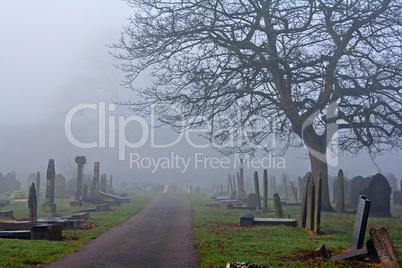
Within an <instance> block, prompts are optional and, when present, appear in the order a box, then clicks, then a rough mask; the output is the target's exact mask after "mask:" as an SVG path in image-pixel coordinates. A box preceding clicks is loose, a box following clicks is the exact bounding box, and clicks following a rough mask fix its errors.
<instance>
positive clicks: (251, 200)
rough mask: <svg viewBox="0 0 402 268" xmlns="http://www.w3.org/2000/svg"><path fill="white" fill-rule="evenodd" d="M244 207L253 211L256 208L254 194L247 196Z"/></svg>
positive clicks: (255, 196)
mask: <svg viewBox="0 0 402 268" xmlns="http://www.w3.org/2000/svg"><path fill="white" fill-rule="evenodd" d="M246 206H247V207H249V208H253V209H256V208H257V195H256V194H248V197H247V202H246Z"/></svg>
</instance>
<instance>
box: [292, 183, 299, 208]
mask: <svg viewBox="0 0 402 268" xmlns="http://www.w3.org/2000/svg"><path fill="white" fill-rule="evenodd" d="M290 188H291V189H292V193H293V196H294V198H295V202H296V203H298V202H299V201H298V200H297V188H296V187H295V186H294V185H293V182H290Z"/></svg>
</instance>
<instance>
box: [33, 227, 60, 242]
mask: <svg viewBox="0 0 402 268" xmlns="http://www.w3.org/2000/svg"><path fill="white" fill-rule="evenodd" d="M61 239H62V226H61V225H59V224H41V225H35V226H33V227H32V229H31V240H52V241H60V240H61Z"/></svg>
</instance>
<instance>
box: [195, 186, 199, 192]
mask: <svg viewBox="0 0 402 268" xmlns="http://www.w3.org/2000/svg"><path fill="white" fill-rule="evenodd" d="M195 193H196V194H199V193H200V186H196V187H195Z"/></svg>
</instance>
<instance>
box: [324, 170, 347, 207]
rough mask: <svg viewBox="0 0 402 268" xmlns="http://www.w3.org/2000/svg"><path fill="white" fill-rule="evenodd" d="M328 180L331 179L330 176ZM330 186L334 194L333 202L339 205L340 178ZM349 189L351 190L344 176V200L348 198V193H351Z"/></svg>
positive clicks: (336, 178)
mask: <svg viewBox="0 0 402 268" xmlns="http://www.w3.org/2000/svg"><path fill="white" fill-rule="evenodd" d="M328 179H329V176H328ZM330 185H332V193H333V196H332V202H333V203H334V204H338V177H335V179H334V180H333V183H332V184H330ZM348 188H349V181H348V180H347V179H346V178H345V176H344V177H343V192H344V198H346V196H347V193H348V192H349V190H348ZM344 201H345V200H344Z"/></svg>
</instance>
